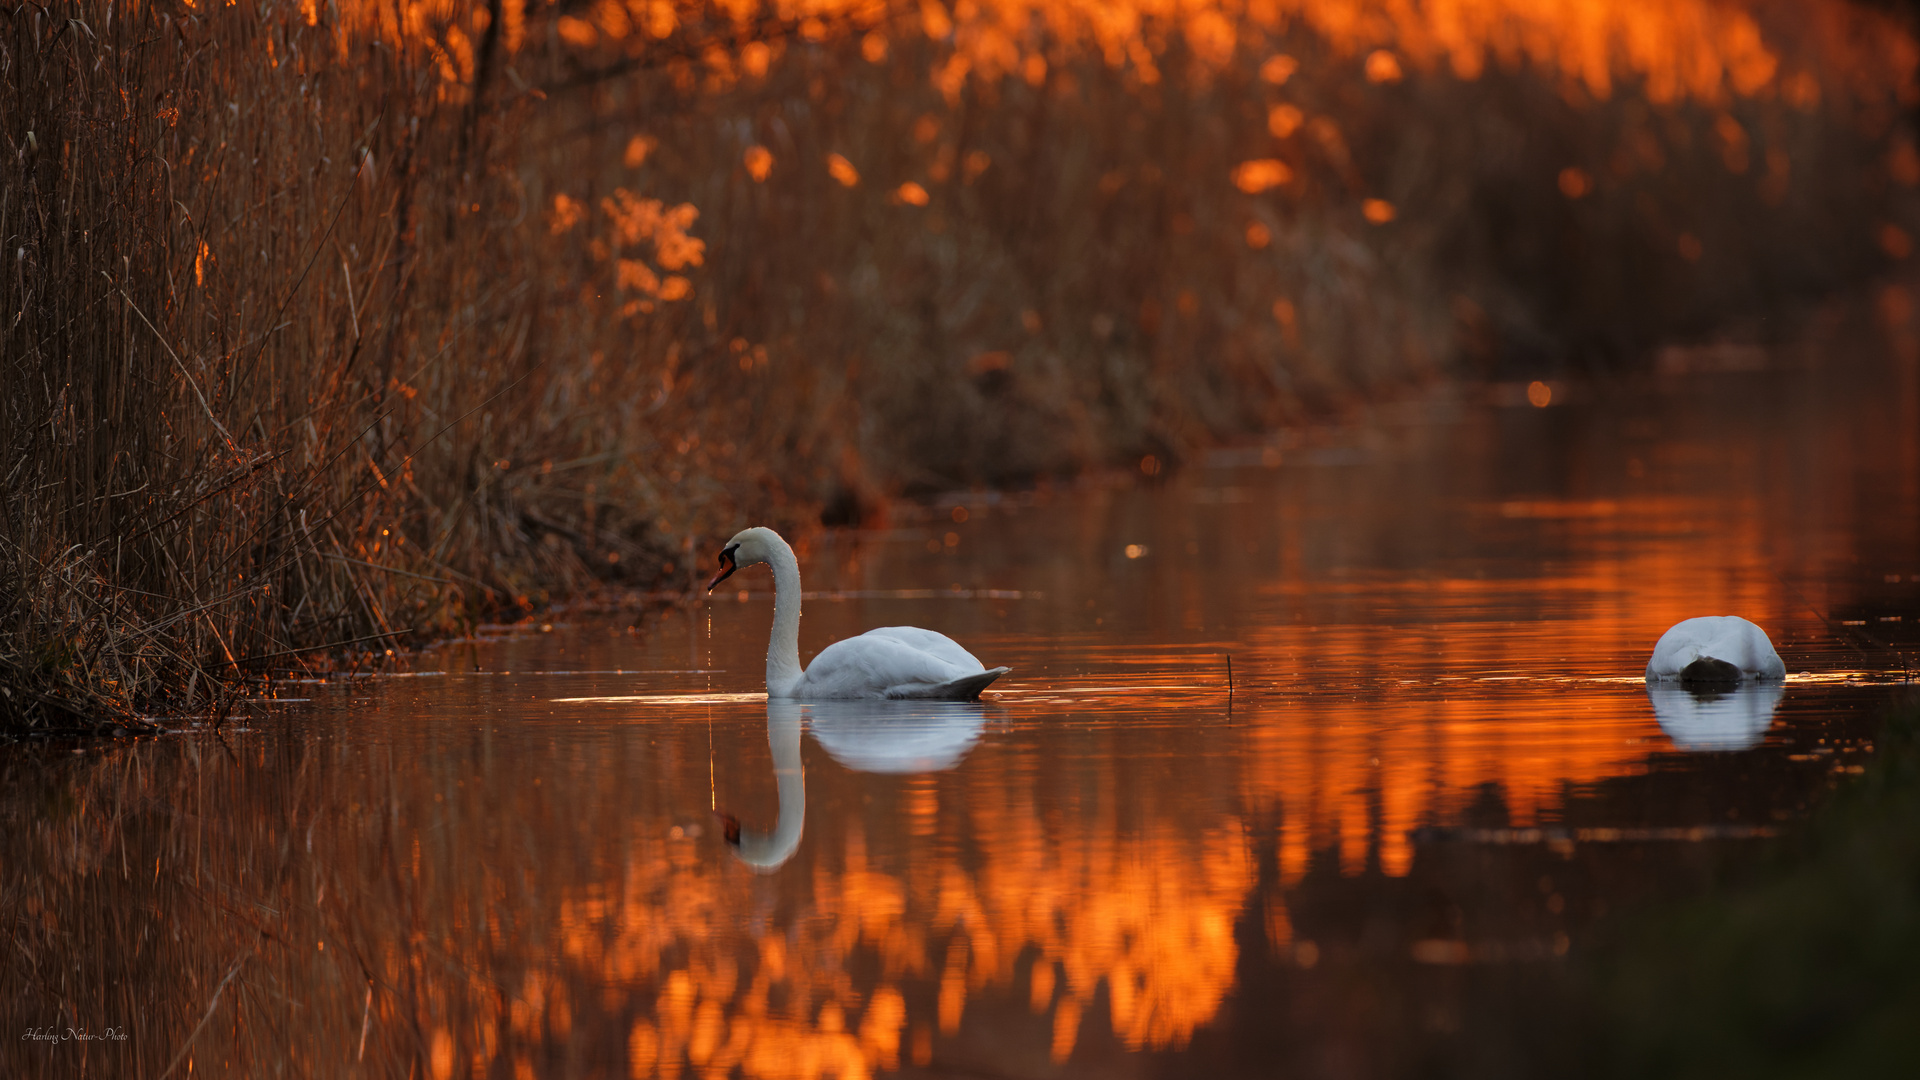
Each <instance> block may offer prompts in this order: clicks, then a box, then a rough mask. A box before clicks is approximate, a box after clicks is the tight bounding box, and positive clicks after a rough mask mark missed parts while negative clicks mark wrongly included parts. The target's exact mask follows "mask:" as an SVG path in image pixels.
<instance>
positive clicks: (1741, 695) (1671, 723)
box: [1647, 682, 1786, 750]
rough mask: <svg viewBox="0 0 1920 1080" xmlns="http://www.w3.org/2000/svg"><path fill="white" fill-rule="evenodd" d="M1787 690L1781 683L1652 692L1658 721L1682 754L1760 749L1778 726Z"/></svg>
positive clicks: (1655, 688)
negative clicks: (1777, 712) (1775, 721)
mask: <svg viewBox="0 0 1920 1080" xmlns="http://www.w3.org/2000/svg"><path fill="white" fill-rule="evenodd" d="M1785 692H1786V691H1785V689H1784V688H1783V687H1782V686H1781V685H1780V684H1779V683H1777V682H1776V683H1748V684H1745V685H1742V686H1738V687H1732V688H1725V689H1722V690H1720V691H1718V692H1714V691H1705V690H1683V689H1679V688H1677V687H1672V686H1665V687H1662V686H1654V685H1649V686H1648V687H1647V698H1648V699H1649V700H1651V701H1652V702H1653V718H1654V719H1655V720H1658V721H1659V722H1660V727H1661V728H1662V729H1663V730H1665V731H1666V733H1667V738H1669V739H1672V740H1673V745H1674V746H1675V747H1676V748H1678V749H1681V750H1745V749H1748V748H1749V747H1754V746H1758V745H1759V744H1760V742H1761V741H1762V740H1764V739H1765V738H1766V737H1767V729H1768V728H1770V727H1772V726H1773V713H1774V710H1775V709H1778V708H1779V707H1780V698H1781V696H1782V695H1783V694H1784V693H1785Z"/></svg>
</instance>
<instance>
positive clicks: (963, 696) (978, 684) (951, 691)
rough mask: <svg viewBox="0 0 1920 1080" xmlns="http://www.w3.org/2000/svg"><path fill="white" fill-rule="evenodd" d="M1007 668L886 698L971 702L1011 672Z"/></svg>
mask: <svg viewBox="0 0 1920 1080" xmlns="http://www.w3.org/2000/svg"><path fill="white" fill-rule="evenodd" d="M1012 670H1013V669H1012V668H1009V667H997V668H988V669H987V670H985V671H983V672H981V673H980V674H978V675H962V676H960V677H959V678H957V679H949V680H948V681H946V682H943V683H936V684H934V685H932V686H920V687H915V688H914V689H913V690H912V691H910V692H907V693H898V692H894V691H889V692H888V694H887V696H888V697H899V698H929V699H932V700H934V701H972V700H974V699H975V698H978V697H979V696H980V691H982V690H985V689H986V688H987V686H988V684H990V683H992V682H993V680H995V679H997V678H999V677H1000V676H1002V675H1005V674H1006V673H1007V672H1009V671H1012Z"/></svg>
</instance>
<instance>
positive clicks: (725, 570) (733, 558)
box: [707, 525, 786, 592]
mask: <svg viewBox="0 0 1920 1080" xmlns="http://www.w3.org/2000/svg"><path fill="white" fill-rule="evenodd" d="M785 546H786V541H784V540H782V539H780V534H779V533H777V532H774V531H773V530H772V529H764V528H761V527H760V526H758V525H756V526H754V527H753V528H751V529H741V530H740V531H739V532H737V533H734V534H733V539H731V540H729V541H727V546H726V547H723V548H721V549H720V572H719V573H717V574H715V575H713V580H712V581H709V582H707V591H708V592H712V591H713V590H714V587H715V586H717V585H719V584H720V583H721V582H723V581H725V580H727V578H729V577H732V576H733V572H734V571H735V570H738V569H740V568H741V567H743V566H752V565H753V564H754V563H763V562H768V561H770V560H771V559H772V558H773V552H774V550H775V549H776V548H781V547H785Z"/></svg>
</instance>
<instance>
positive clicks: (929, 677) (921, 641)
mask: <svg viewBox="0 0 1920 1080" xmlns="http://www.w3.org/2000/svg"><path fill="white" fill-rule="evenodd" d="M754 563H766V564H768V565H770V566H772V567H773V634H772V636H771V637H769V638H768V639H767V697H768V698H791V699H794V700H796V701H828V700H834V699H844V698H935V699H939V700H944V701H972V700H973V699H975V698H977V697H979V696H980V691H982V690H984V689H986V688H987V684H988V683H991V682H992V681H993V680H995V679H997V678H999V677H1000V676H1002V675H1005V674H1006V673H1007V672H1008V671H1010V670H1012V669H1011V668H1004V667H997V668H987V667H984V666H982V665H981V663H980V661H978V660H976V659H974V656H973V654H972V653H970V652H968V651H967V650H965V649H963V648H961V647H960V646H959V644H958V643H956V642H955V641H954V640H953V639H952V638H950V637H948V636H946V635H945V634H936V633H934V632H933V631H931V630H922V629H920V628H919V627H917V626H883V627H881V628H880V629H878V630H869V631H867V632H866V633H864V634H861V635H860V636H859V637H851V638H846V639H845V640H842V641H836V642H834V643H833V644H831V645H829V646H827V647H826V648H824V649H821V650H820V653H819V655H817V656H815V657H814V658H813V663H812V664H811V665H810V666H808V667H807V668H806V669H804V670H802V669H801V667H800V562H799V560H798V559H795V558H794V556H793V549H792V548H790V547H788V546H787V542H786V541H785V540H782V539H780V534H779V533H776V532H774V531H773V530H772V529H763V528H760V527H758V526H756V527H754V528H751V529H742V530H741V531H740V532H738V533H736V534H734V537H733V539H731V540H729V541H727V546H726V547H724V548H722V549H721V550H720V572H719V573H718V574H715V575H714V577H713V580H712V581H709V582H707V591H708V592H712V591H713V589H714V586H716V585H718V584H720V583H721V582H722V581H725V580H726V579H727V577H728V575H730V574H732V573H733V572H734V571H735V570H738V569H740V568H741V567H743V566H752V565H753V564H754Z"/></svg>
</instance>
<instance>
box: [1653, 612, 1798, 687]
mask: <svg viewBox="0 0 1920 1080" xmlns="http://www.w3.org/2000/svg"><path fill="white" fill-rule="evenodd" d="M1786 674H1787V665H1786V664H1785V663H1783V662H1782V661H1781V659H1780V654H1779V653H1777V652H1774V651H1773V642H1771V641H1769V640H1767V632H1766V631H1765V630H1762V629H1760V628H1759V627H1758V626H1755V625H1754V624H1752V623H1750V622H1748V621H1747V620H1745V619H1743V618H1741V617H1740V616H1738V615H1703V616H1701V617H1699V618H1696V619H1682V620H1680V621H1679V622H1677V623H1674V624H1673V626H1672V627H1671V628H1669V629H1668V630H1667V632H1666V633H1664V634H1661V635H1660V640H1659V641H1658V642H1656V643H1654V646H1653V657H1652V658H1651V659H1649V660H1648V661H1647V682H1649V683H1661V682H1677V683H1679V684H1680V685H1681V686H1683V687H1691V686H1700V687H1713V686H1733V685H1737V684H1739V683H1742V682H1778V681H1779V680H1781V679H1783V678H1785V677H1786Z"/></svg>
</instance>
